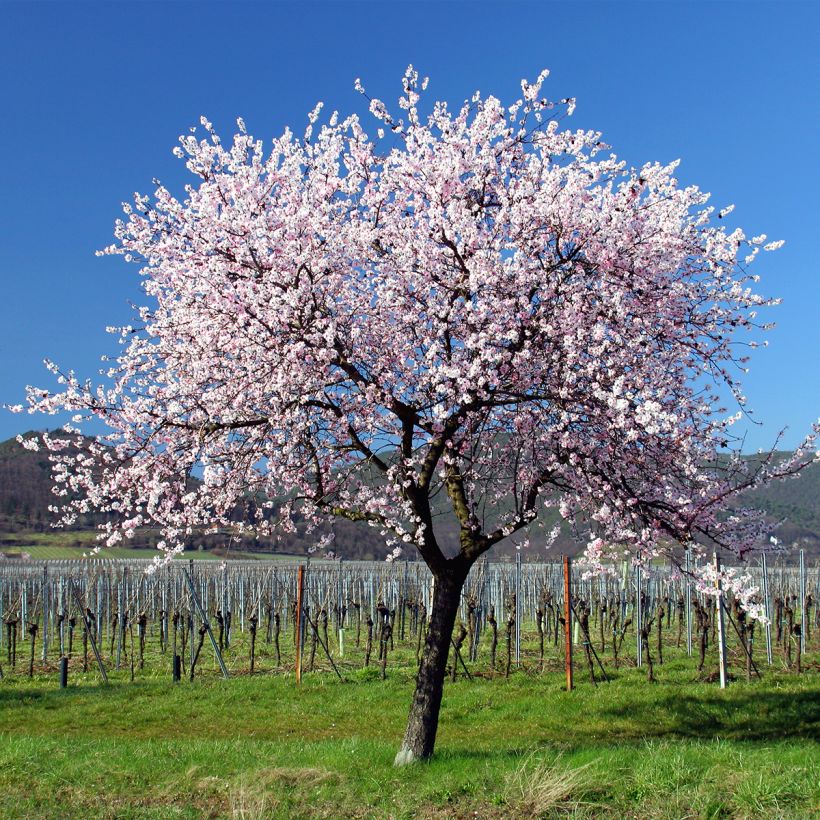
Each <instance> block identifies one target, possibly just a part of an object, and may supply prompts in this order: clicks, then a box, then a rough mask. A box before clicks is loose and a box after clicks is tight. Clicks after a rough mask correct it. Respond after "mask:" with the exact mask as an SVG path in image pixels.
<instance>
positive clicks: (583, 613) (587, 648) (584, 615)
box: [578, 601, 596, 684]
mask: <svg viewBox="0 0 820 820" xmlns="http://www.w3.org/2000/svg"><path fill="white" fill-rule="evenodd" d="M589 614H590V613H589V604H587V603H585V602H584V601H581V604H580V607H579V611H578V624H579V626H580V627H581V634H582V635H583V637H584V643H583V647H584V656H585V657H586V659H587V664H588V665H589V679H590V681H592V683H593V684H595V683H596V680H595V664H594V663H593V662H592V637H591V635H590V634H589Z"/></svg>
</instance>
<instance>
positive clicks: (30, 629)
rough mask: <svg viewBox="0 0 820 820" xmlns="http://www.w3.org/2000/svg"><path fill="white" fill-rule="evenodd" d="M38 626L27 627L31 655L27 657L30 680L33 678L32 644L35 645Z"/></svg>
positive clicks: (31, 624)
mask: <svg viewBox="0 0 820 820" xmlns="http://www.w3.org/2000/svg"><path fill="white" fill-rule="evenodd" d="M38 629H39V626H38V625H37V624H36V623H30V624H29V625H28V634H29V636H30V637H29V640H30V642H31V654H30V656H29V661H28V676H29V677H30V678H33V677H34V644H35V643H37V630H38Z"/></svg>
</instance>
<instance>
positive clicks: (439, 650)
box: [395, 570, 466, 766]
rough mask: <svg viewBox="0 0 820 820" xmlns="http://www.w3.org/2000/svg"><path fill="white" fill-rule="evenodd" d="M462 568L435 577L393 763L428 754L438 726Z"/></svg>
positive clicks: (409, 760)
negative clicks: (401, 738)
mask: <svg viewBox="0 0 820 820" xmlns="http://www.w3.org/2000/svg"><path fill="white" fill-rule="evenodd" d="M465 579H466V572H465V573H462V572H460V571H458V570H455V571H454V570H445V571H444V572H443V573H441V574H440V575H438V576H437V577H436V583H435V590H434V592H433V604H432V608H431V613H430V625H429V627H428V628H427V636H426V638H425V641H424V651H423V653H422V656H421V663H420V664H419V673H418V677H417V679H416V691H415V692H414V694H413V702H412V704H411V705H410V716H409V718H408V720H407V731H406V732H405V734H404V742H403V743H402V745H401V749H399V752H398V754H397V755H396V760H395V765H396V766H403V765H405V764H407V763H412V762H413V761H415V760H426V759H428V758H430V757H432V754H433V747H434V746H435V742H436V730H437V729H438V716H439V711H440V709H441V697H442V694H443V690H444V678H445V673H446V666H447V655H448V651H449V649H450V640H451V638H452V635H453V627H454V626H455V622H456V614H457V612H458V606H459V603H460V601H461V588H462V586H463V585H464V581H465Z"/></svg>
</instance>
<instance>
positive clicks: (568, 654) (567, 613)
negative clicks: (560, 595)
mask: <svg viewBox="0 0 820 820" xmlns="http://www.w3.org/2000/svg"><path fill="white" fill-rule="evenodd" d="M564 647H565V648H564V665H565V668H566V673H567V692H571V691H572V601H571V599H570V561H569V556H568V555H565V556H564Z"/></svg>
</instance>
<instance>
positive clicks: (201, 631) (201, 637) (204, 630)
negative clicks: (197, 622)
mask: <svg viewBox="0 0 820 820" xmlns="http://www.w3.org/2000/svg"><path fill="white" fill-rule="evenodd" d="M207 633H208V629H207V627H206V626H205V624H203V625H202V626H201V627H199V642H198V643H197V645H196V651H195V652H194V659H193V661H191V680H192V681H193V679H194V674H195V672H196V662H197V661H198V660H199V653H200V652H201V651H202V644H203V643H204V641H205V635H206V634H207Z"/></svg>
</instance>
